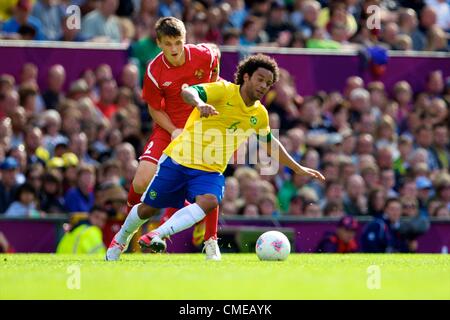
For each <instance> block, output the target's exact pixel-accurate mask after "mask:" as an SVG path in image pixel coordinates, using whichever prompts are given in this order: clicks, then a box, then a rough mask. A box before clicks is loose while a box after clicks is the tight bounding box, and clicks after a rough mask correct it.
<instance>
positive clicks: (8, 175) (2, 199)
mask: <svg viewBox="0 0 450 320" xmlns="http://www.w3.org/2000/svg"><path fill="white" fill-rule="evenodd" d="M18 168H19V163H18V162H17V160H16V159H14V158H12V157H7V158H5V159H4V160H3V162H2V163H1V164H0V173H1V180H0V213H5V211H6V210H7V209H8V208H9V206H10V205H11V203H13V201H14V199H16V193H17V189H18V188H19V184H18V183H17V181H16V175H17V173H18Z"/></svg>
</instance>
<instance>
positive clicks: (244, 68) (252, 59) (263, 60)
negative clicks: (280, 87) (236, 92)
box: [234, 54, 280, 85]
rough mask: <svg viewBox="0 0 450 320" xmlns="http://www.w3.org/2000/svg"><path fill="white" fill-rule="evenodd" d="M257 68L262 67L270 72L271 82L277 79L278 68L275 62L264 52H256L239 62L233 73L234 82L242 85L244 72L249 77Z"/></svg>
mask: <svg viewBox="0 0 450 320" xmlns="http://www.w3.org/2000/svg"><path fill="white" fill-rule="evenodd" d="M258 68H264V69H267V70H269V71H270V72H272V74H273V83H275V82H277V81H278V77H279V73H280V70H279V69H278V64H277V62H276V61H275V60H274V59H272V58H271V57H269V56H266V55H265V54H257V55H251V56H248V57H247V58H245V59H244V60H242V61H241V62H240V63H239V66H238V68H237V71H236V73H235V75H234V82H235V83H236V84H238V85H242V84H243V83H244V74H246V73H247V74H248V75H249V77H251V76H252V75H253V73H254V72H255V71H256V70H257V69H258Z"/></svg>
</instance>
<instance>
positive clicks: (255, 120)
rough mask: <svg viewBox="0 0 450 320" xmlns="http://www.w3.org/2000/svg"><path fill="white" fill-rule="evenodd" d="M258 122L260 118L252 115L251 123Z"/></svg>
mask: <svg viewBox="0 0 450 320" xmlns="http://www.w3.org/2000/svg"><path fill="white" fill-rule="evenodd" d="M257 122H258V118H256V117H255V116H251V117H250V123H251V124H252V125H255V124H256V123H257Z"/></svg>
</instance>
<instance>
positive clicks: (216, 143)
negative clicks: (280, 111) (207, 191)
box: [164, 81, 271, 172]
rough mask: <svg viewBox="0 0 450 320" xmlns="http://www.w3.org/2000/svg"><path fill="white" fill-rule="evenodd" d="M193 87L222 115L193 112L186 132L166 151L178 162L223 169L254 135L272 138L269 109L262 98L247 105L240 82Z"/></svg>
mask: <svg viewBox="0 0 450 320" xmlns="http://www.w3.org/2000/svg"><path fill="white" fill-rule="evenodd" d="M192 88H195V89H196V90H197V92H198V93H199V96H200V98H201V99H202V100H203V101H204V102H206V103H208V104H210V105H212V106H214V108H216V110H217V111H218V112H219V114H218V115H215V116H210V117H208V118H200V111H199V110H198V109H197V108H195V109H194V110H193V111H192V113H191V114H190V116H189V118H188V120H187V122H186V125H185V126H184V130H183V132H182V133H181V134H180V135H179V136H178V137H176V138H175V139H174V140H173V141H172V142H171V143H170V144H169V145H168V147H167V148H166V149H165V150H164V153H165V154H166V155H168V156H169V157H171V158H172V159H173V160H175V161H176V162H177V163H179V164H181V165H183V166H185V167H188V168H192V169H198V170H203V171H210V172H223V171H225V169H226V167H227V164H228V162H229V160H230V158H231V157H232V156H233V154H234V152H235V151H236V150H237V149H238V148H239V146H240V145H241V144H242V143H244V142H245V141H247V139H248V138H249V137H250V136H251V135H253V134H256V135H257V136H258V137H259V138H264V139H265V140H266V141H267V140H270V138H271V134H270V127H269V115H268V112H267V110H266V108H265V107H264V106H263V105H262V104H261V102H260V101H256V102H255V103H254V104H253V105H252V106H247V105H246V104H245V103H244V100H242V97H241V94H240V91H239V89H240V86H239V85H236V84H233V83H231V82H228V81H218V82H212V83H206V84H200V85H195V86H192Z"/></svg>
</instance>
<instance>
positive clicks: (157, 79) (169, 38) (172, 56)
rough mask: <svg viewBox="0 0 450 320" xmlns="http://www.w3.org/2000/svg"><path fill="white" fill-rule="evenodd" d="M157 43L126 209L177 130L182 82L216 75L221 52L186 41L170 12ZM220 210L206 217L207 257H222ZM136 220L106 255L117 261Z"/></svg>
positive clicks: (184, 115)
mask: <svg viewBox="0 0 450 320" xmlns="http://www.w3.org/2000/svg"><path fill="white" fill-rule="evenodd" d="M155 29H156V34H157V44H158V46H159V47H160V48H161V50H162V52H161V53H160V54H159V55H158V56H156V57H155V59H153V60H152V61H151V62H150V64H149V65H148V67H147V73H146V75H145V77H144V87H143V93H142V97H143V98H144V100H145V101H146V102H147V103H148V106H149V112H150V115H151V117H152V118H153V120H154V122H155V125H154V128H153V133H152V135H151V136H150V138H149V140H148V142H147V144H146V146H145V148H144V152H143V154H142V155H141V157H140V158H139V160H140V162H139V166H138V169H137V171H136V174H135V176H134V179H133V183H132V185H131V187H130V191H129V194H128V203H127V205H128V211H129V210H130V209H131V208H132V207H133V206H134V205H135V204H138V203H140V202H141V196H142V193H144V191H145V190H146V188H147V186H148V184H149V183H150V181H151V179H152V178H153V177H154V176H155V174H156V168H157V164H158V161H159V158H160V156H161V154H162V152H163V150H164V149H165V148H166V147H167V146H168V145H169V143H170V142H171V140H172V138H175V136H176V135H177V133H180V132H181V129H182V128H183V127H184V125H185V123H186V121H187V119H188V117H189V115H190V114H191V112H192V110H193V109H192V107H191V106H190V105H188V104H186V103H185V102H184V101H183V99H182V98H181V90H182V89H184V88H185V87H188V86H191V85H195V84H200V83H205V82H214V81H217V80H218V73H219V53H218V50H217V49H216V48H214V47H213V46H212V45H208V44H199V45H192V44H186V43H185V42H186V29H185V26H184V24H183V22H182V21H180V20H178V19H176V18H174V17H165V18H161V19H159V20H158V21H157V22H156V25H155ZM177 210H178V209H175V208H168V209H167V211H166V214H165V217H170V216H171V215H172V214H173V213H175V212H176V211H177ZM218 215H219V210H218V208H216V209H214V212H211V213H210V214H208V215H207V216H206V218H205V236H204V239H205V251H206V258H207V259H208V260H220V250H219V247H218V245H217V222H218ZM128 219H131V220H133V221H135V223H134V224H133V228H132V229H133V230H127V232H128V233H129V236H127V238H126V239H125V241H118V239H116V238H117V236H116V237H115V238H114V239H113V240H112V242H111V245H110V247H109V249H108V252H107V255H106V260H118V259H119V257H120V254H121V253H122V252H124V251H125V250H126V249H127V247H128V244H129V241H130V240H131V238H132V236H133V235H134V233H135V232H136V231H137V230H138V229H139V227H140V226H141V225H142V224H144V223H145V220H141V219H139V217H131V216H130V215H129V216H128V217H127V220H128Z"/></svg>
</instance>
